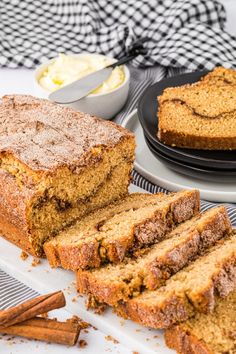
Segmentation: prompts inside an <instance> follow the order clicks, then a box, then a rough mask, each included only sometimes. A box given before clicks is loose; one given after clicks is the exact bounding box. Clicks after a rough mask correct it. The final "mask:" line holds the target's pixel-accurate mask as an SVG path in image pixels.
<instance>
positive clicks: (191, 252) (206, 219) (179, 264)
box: [77, 206, 231, 306]
mask: <svg viewBox="0 0 236 354" xmlns="http://www.w3.org/2000/svg"><path fill="white" fill-rule="evenodd" d="M230 231H231V225H230V220H229V218H228V215H227V211H226V209H225V207H223V206H220V207H217V208H213V209H210V210H208V211H206V212H204V213H203V214H200V215H198V216H196V217H194V218H192V219H190V220H189V221H186V222H184V223H182V224H181V225H179V226H177V227H176V229H174V230H173V231H172V232H170V233H169V235H168V237H169V238H168V239H166V240H164V241H162V242H160V243H158V244H156V245H154V246H153V247H152V248H151V249H150V251H149V252H148V253H146V254H144V255H143V256H140V257H138V258H137V259H136V260H135V259H130V258H127V259H126V260H125V263H121V264H117V265H108V266H105V267H102V268H100V269H94V270H78V271H77V289H78V292H79V293H83V294H90V295H92V296H93V297H94V298H95V299H96V300H97V301H98V302H105V303H107V304H109V305H111V306H116V305H117V304H118V302H119V301H127V300H128V299H129V298H132V297H134V296H137V295H138V294H139V293H140V292H141V291H143V290H144V289H150V290H154V289H156V288H158V287H160V286H161V285H163V284H164V283H165V281H166V279H168V278H170V277H171V275H173V274H175V273H176V272H177V271H179V270H180V269H181V268H183V267H184V266H185V265H187V264H188V263H190V262H191V261H192V260H193V259H194V258H196V257H197V256H199V255H200V254H202V253H204V251H205V250H206V249H207V248H208V247H210V246H212V245H213V244H214V243H215V242H216V241H217V240H219V239H221V238H222V237H224V236H225V235H226V234H229V232H230Z"/></svg>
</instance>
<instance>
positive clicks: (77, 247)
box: [44, 190, 199, 270]
mask: <svg viewBox="0 0 236 354" xmlns="http://www.w3.org/2000/svg"><path fill="white" fill-rule="evenodd" d="M175 196H176V199H175V200H170V201H166V205H165V206H164V207H163V209H161V207H160V210H159V209H158V206H157V207H156V209H157V211H156V212H153V213H152V214H150V217H149V218H146V219H145V220H144V221H142V223H134V224H133V226H132V227H130V228H129V231H128V232H125V233H124V235H119V237H117V238H116V237H113V238H106V237H104V238H101V237H100V234H99V233H94V236H91V235H90V236H89V237H87V238H86V237H85V238H84V239H83V242H81V243H79V244H76V243H74V244H73V245H71V244H70V242H68V243H56V244H54V243H52V244H50V242H47V243H45V245H44V250H45V253H46V256H47V258H48V260H49V262H50V265H51V266H59V265H61V266H62V267H63V268H65V269H71V270H77V269H79V268H82V269H85V268H92V267H99V266H100V265H101V264H102V263H105V262H111V263H119V262H121V261H122V260H123V259H124V257H125V256H126V255H127V253H128V252H132V249H133V248H134V247H135V248H136V249H137V248H142V247H143V246H144V245H148V244H153V243H154V242H157V241H158V240H161V239H164V238H165V235H166V234H167V232H168V231H170V230H171V228H173V227H174V225H177V224H178V223H180V222H182V221H185V220H188V219H190V218H191V217H192V216H194V215H196V214H197V213H198V212H199V192H198V191H196V190H193V191H181V192H179V193H177V194H176V195H174V194H173V198H175ZM101 229H102V228H101ZM102 232H103V230H101V234H102ZM68 241H70V240H69V239H68Z"/></svg>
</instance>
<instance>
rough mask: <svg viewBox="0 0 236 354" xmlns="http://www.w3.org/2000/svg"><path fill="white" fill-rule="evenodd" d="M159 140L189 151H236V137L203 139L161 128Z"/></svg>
mask: <svg viewBox="0 0 236 354" xmlns="http://www.w3.org/2000/svg"><path fill="white" fill-rule="evenodd" d="M158 137H159V139H160V140H161V141H162V142H164V144H166V145H170V146H173V147H174V146H178V147H182V148H189V149H205V150H235V149H236V138H235V137H232V138H230V137H225V138H224V137H221V138H220V139H219V138H217V137H216V138H214V137H202V136H200V135H198V136H196V135H192V134H186V133H185V134H181V133H179V132H177V131H175V130H170V131H167V130H166V129H162V128H160V129H159V131H158Z"/></svg>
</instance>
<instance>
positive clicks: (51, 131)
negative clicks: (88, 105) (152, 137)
mask: <svg viewBox="0 0 236 354" xmlns="http://www.w3.org/2000/svg"><path fill="white" fill-rule="evenodd" d="M0 124H1V128H0V138H1V139H0V152H1V153H6V152H7V153H11V154H12V155H13V156H14V157H15V158H16V159H18V160H19V161H21V163H22V164H24V165H26V166H28V168H29V169H31V170H34V171H44V172H49V173H50V174H51V173H52V171H55V169H57V168H59V167H60V166H66V165H67V166H68V167H71V168H74V167H75V166H76V167H77V168H78V167H84V166H85V165H89V164H91V163H93V162H94V158H95V156H94V153H93V149H96V147H98V146H104V147H107V148H111V147H114V146H115V145H116V144H117V143H118V142H120V141H121V140H122V139H124V138H127V137H133V134H132V133H131V132H129V131H128V130H126V129H124V128H122V127H121V126H118V125H116V124H115V123H113V122H110V121H105V120H102V119H100V118H97V117H94V116H90V115H89V114H85V113H81V112H76V111H74V110H73V109H70V108H66V107H63V106H61V105H58V104H55V103H53V102H50V101H48V100H45V99H38V98H36V97H32V96H26V95H9V96H4V97H3V98H2V102H1V103H0Z"/></svg>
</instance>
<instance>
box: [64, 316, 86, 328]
mask: <svg viewBox="0 0 236 354" xmlns="http://www.w3.org/2000/svg"><path fill="white" fill-rule="evenodd" d="M66 321H67V322H70V323H75V324H78V325H79V326H80V328H81V329H86V328H88V327H91V325H90V323H88V322H85V321H83V320H82V319H81V318H80V317H78V316H76V315H74V316H72V317H71V318H69V319H68V320H66Z"/></svg>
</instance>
